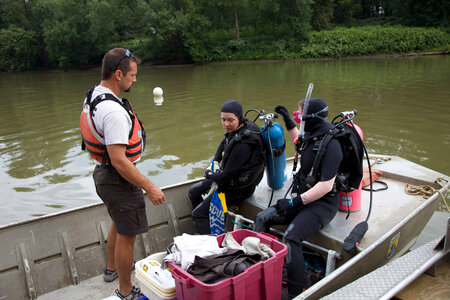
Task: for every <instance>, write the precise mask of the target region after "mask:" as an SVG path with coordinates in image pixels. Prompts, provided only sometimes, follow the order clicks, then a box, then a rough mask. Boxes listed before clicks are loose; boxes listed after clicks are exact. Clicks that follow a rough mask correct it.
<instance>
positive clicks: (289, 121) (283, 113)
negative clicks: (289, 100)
mask: <svg viewBox="0 0 450 300" xmlns="http://www.w3.org/2000/svg"><path fill="white" fill-rule="evenodd" d="M275 112H277V113H279V114H280V115H281V116H282V117H283V121H284V124H285V125H286V129H287V130H291V129H292V128H294V127H295V123H294V121H292V119H291V117H290V116H289V111H288V110H287V108H286V107H285V106H283V105H278V106H276V107H275Z"/></svg>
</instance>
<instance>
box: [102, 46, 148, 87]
mask: <svg viewBox="0 0 450 300" xmlns="http://www.w3.org/2000/svg"><path fill="white" fill-rule="evenodd" d="M130 61H134V62H135V63H136V64H140V62H141V60H140V59H139V58H138V57H137V56H135V55H133V54H132V53H131V52H130V51H129V50H128V49H124V48H114V49H111V50H109V51H108V52H106V54H105V56H103V60H102V80H106V79H109V78H111V76H112V75H113V74H114V72H115V71H116V70H120V71H122V72H123V73H124V74H127V73H128V71H130Z"/></svg>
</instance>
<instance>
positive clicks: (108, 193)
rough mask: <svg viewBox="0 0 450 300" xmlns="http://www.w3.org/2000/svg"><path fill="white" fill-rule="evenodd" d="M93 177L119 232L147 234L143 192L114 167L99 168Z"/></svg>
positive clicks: (98, 192) (128, 234) (129, 234)
mask: <svg viewBox="0 0 450 300" xmlns="http://www.w3.org/2000/svg"><path fill="white" fill-rule="evenodd" d="M93 177H94V183H95V188H96V190H97V194H98V195H99V197H100V198H101V199H102V201H103V203H105V205H106V207H107V208H108V213H109V215H110V216H111V219H112V220H113V222H114V223H115V224H116V228H117V232H118V233H119V234H121V235H127V236H131V235H137V234H141V233H144V232H147V231H148V222H147V215H146V213H145V198H144V193H143V191H142V190H141V189H140V188H138V187H137V186H135V185H133V184H131V183H129V182H128V181H126V180H125V179H123V178H122V176H120V175H119V173H118V172H117V171H116V170H115V169H114V168H112V167H107V166H106V167H101V166H97V167H96V168H95V170H94V175H93Z"/></svg>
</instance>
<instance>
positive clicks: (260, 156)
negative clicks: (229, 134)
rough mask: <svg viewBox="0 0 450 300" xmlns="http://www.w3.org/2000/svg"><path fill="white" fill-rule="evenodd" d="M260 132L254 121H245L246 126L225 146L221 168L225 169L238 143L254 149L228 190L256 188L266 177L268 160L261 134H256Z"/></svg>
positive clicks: (228, 185) (227, 187)
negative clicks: (264, 176)
mask: <svg viewBox="0 0 450 300" xmlns="http://www.w3.org/2000/svg"><path fill="white" fill-rule="evenodd" d="M257 131H259V127H258V126H257V125H256V124H255V123H254V122H252V121H245V123H244V126H242V127H241V128H239V130H238V131H237V132H236V133H235V134H234V136H233V138H232V139H231V141H230V142H229V143H228V144H227V145H226V146H225V148H224V153H223V157H222V161H221V163H220V165H221V168H222V169H224V168H225V166H226V164H227V161H228V157H229V156H230V153H231V151H232V149H233V147H234V145H236V144H237V143H245V144H248V145H250V146H251V148H252V149H253V153H252V156H251V157H250V159H249V160H248V162H247V163H245V164H244V165H243V166H242V167H241V168H240V169H239V172H238V174H237V175H236V176H235V177H234V178H233V179H231V181H230V183H229V184H227V186H226V189H229V190H241V189H246V188H249V187H251V186H256V185H257V184H258V183H259V182H260V181H261V179H262V177H263V175H264V167H265V160H266V153H265V148H264V144H263V141H262V139H261V136H260V135H259V134H255V133H254V132H257Z"/></svg>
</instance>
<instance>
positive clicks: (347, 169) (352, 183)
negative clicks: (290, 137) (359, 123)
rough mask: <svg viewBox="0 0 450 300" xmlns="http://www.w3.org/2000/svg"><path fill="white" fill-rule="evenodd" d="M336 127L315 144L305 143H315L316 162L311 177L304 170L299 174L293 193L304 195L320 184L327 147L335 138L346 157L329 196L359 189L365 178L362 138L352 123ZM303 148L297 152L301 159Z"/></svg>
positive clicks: (344, 123) (342, 123)
mask: <svg viewBox="0 0 450 300" xmlns="http://www.w3.org/2000/svg"><path fill="white" fill-rule="evenodd" d="M333 125H334V128H332V129H331V130H329V131H328V132H327V133H326V134H324V135H322V136H319V137H317V138H316V139H314V140H309V141H306V142H304V143H308V142H314V148H313V151H314V153H315V159H314V163H313V166H312V168H311V170H310V172H309V173H308V174H305V173H303V172H302V171H301V170H300V171H299V172H298V173H297V174H296V176H295V179H294V183H293V187H292V193H303V192H305V191H307V190H309V189H310V188H312V187H313V186H314V185H315V184H316V183H317V182H319V180H320V168H321V162H322V158H323V156H324V155H325V152H326V149H327V146H328V143H329V142H330V140H331V139H333V138H336V139H337V140H338V141H339V143H340V145H341V149H342V155H343V156H342V161H341V163H340V165H339V168H338V172H337V175H336V180H335V182H334V187H333V190H332V191H331V192H330V193H336V192H351V191H353V190H354V189H357V188H358V187H359V185H360V183H361V179H362V177H363V157H364V148H363V144H362V140H361V137H360V135H359V134H358V132H357V131H356V129H355V127H354V126H353V123H351V122H340V123H337V124H333ZM304 148H305V145H304V144H303V145H300V146H298V145H297V147H296V149H297V152H298V153H299V154H300V155H301V154H302V153H301V152H302V149H304Z"/></svg>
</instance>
